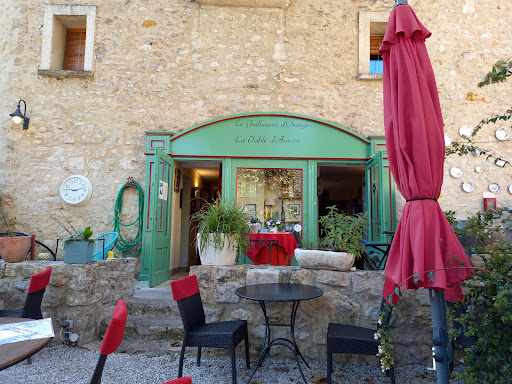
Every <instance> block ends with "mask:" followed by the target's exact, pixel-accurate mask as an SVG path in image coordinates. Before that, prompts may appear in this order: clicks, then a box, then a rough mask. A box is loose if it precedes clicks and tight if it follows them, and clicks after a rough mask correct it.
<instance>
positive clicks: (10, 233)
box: [0, 190, 15, 237]
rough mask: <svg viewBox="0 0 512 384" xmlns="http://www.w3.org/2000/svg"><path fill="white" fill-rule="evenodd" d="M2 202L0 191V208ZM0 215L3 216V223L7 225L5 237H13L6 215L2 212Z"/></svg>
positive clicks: (0, 192)
mask: <svg viewBox="0 0 512 384" xmlns="http://www.w3.org/2000/svg"><path fill="white" fill-rule="evenodd" d="M2 201H3V193H2V191H1V190H0V207H1V206H2ZM0 215H2V216H3V218H4V220H5V223H6V224H7V236H9V237H13V236H15V235H14V233H13V230H12V228H11V224H10V223H9V219H8V218H7V215H6V214H5V213H4V212H2V211H0Z"/></svg>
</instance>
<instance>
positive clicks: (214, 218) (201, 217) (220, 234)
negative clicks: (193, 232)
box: [190, 200, 250, 265]
mask: <svg viewBox="0 0 512 384" xmlns="http://www.w3.org/2000/svg"><path fill="white" fill-rule="evenodd" d="M190 221H191V222H194V221H197V222H198V225H197V227H196V229H197V236H196V239H195V240H196V245H197V249H198V251H199V257H200V259H201V264H203V265H233V264H234V263H235V260H236V256H237V254H238V253H245V252H247V250H248V249H249V244H250V243H249V218H248V217H247V213H246V211H245V209H244V207H243V206H242V205H236V204H234V203H229V202H226V201H222V200H217V201H215V202H214V203H211V204H210V203H207V204H204V205H203V206H202V207H201V209H200V210H199V211H198V212H196V213H195V214H193V215H192V216H191V217H190Z"/></svg>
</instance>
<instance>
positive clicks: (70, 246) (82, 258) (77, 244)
mask: <svg viewBox="0 0 512 384" xmlns="http://www.w3.org/2000/svg"><path fill="white" fill-rule="evenodd" d="M93 253H94V243H90V242H88V241H68V242H67V243H66V244H65V245H64V262H65V263H68V264H88V263H91V262H92V257H93Z"/></svg>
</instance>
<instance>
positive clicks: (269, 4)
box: [197, 0, 291, 8]
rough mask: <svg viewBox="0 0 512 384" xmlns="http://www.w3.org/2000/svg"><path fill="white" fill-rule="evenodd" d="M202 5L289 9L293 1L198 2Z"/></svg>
mask: <svg viewBox="0 0 512 384" xmlns="http://www.w3.org/2000/svg"><path fill="white" fill-rule="evenodd" d="M197 2H198V3H199V4H201V5H214V6H215V5H216V6H220V7H247V8H288V6H289V5H290V2H291V0H197Z"/></svg>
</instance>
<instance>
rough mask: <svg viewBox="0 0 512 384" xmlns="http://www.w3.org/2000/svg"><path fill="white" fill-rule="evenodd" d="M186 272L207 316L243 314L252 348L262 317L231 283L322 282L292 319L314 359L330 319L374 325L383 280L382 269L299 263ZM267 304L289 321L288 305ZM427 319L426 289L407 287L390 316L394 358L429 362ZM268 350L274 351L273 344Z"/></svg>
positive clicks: (223, 317) (301, 343)
mask: <svg viewBox="0 0 512 384" xmlns="http://www.w3.org/2000/svg"><path fill="white" fill-rule="evenodd" d="M190 274H195V275H197V277H198V280H199V286H200V291H201V297H202V300H203V303H204V306H205V312H206V317H207V321H216V320H230V319H247V321H248V323H249V341H250V343H251V350H252V351H254V348H255V347H258V346H260V345H261V343H262V340H263V336H264V332H265V328H264V326H263V324H264V317H263V314H262V311H261V308H260V306H259V304H258V303H257V302H253V301H250V300H245V299H240V298H239V297H238V296H236V295H235V290H236V288H238V287H240V286H243V285H246V284H258V283H276V282H290V283H303V284H309V285H314V286H317V287H320V288H322V290H323V291H324V294H323V296H321V297H319V298H317V299H314V300H310V301H305V302H302V303H301V304H300V307H299V311H298V315H297V322H296V337H297V339H298V342H299V346H300V349H301V351H302V353H303V354H304V355H305V356H306V357H307V358H310V359H319V360H325V358H326V333H327V325H328V323H329V322H339V323H349V324H354V325H360V326H364V327H375V326H376V324H377V312H378V310H379V306H380V302H381V297H382V296H381V292H382V287H383V284H384V274H383V273H382V272H379V271H359V270H358V271H355V272H335V271H326V270H310V269H301V268H300V267H283V268H279V267H270V266H269V267H266V266H261V265H259V266H253V265H237V266H233V267H232V266H229V267H222V266H215V267H211V266H209V267H205V266H194V267H191V269H190ZM271 305H272V306H271V307H267V310H268V312H269V313H270V314H273V315H274V316H275V318H274V319H273V320H274V321H279V322H288V321H289V314H290V305H286V304H277V303H273V304H271ZM431 324H432V323H431V317H430V301H429V297H428V291H427V290H425V289H420V290H417V291H414V290H413V291H406V292H405V294H404V297H403V298H402V299H401V301H400V303H399V305H398V307H397V308H396V309H395V310H394V312H393V316H392V320H391V325H392V326H393V328H394V329H393V331H392V337H393V342H394V344H395V350H394V355H395V359H396V361H397V363H398V364H418V363H422V364H426V365H431V361H432V355H431V348H432V328H431ZM285 331H286V330H285V329H284V328H283V329H278V330H277V332H276V333H275V334H273V335H272V336H273V337H276V336H277V335H284V332H285ZM273 332H274V331H273ZM286 332H287V331H286ZM283 349H284V348H283ZM281 352H282V351H281ZM281 352H279V353H281ZM271 353H272V354H274V353H276V351H275V350H274V349H272V351H271ZM285 353H288V351H287V350H286V351H285ZM336 358H337V359H343V360H348V359H349V357H348V356H341V355H336ZM352 359H353V361H360V360H367V361H368V363H371V364H377V363H378V360H377V359H376V358H373V357H364V356H356V355H354V356H352Z"/></svg>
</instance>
